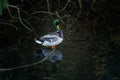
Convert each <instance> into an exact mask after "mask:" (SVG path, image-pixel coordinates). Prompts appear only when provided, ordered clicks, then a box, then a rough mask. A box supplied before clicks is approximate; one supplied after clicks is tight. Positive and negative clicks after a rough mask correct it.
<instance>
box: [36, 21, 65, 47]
mask: <svg viewBox="0 0 120 80" xmlns="http://www.w3.org/2000/svg"><path fill="white" fill-rule="evenodd" d="M59 24H60V20H59V19H55V20H54V21H53V28H54V29H55V30H56V31H55V32H51V33H49V34H46V35H44V36H42V37H39V38H37V39H35V42H36V43H37V44H41V45H43V46H48V47H51V48H52V49H55V46H56V45H58V44H60V43H61V42H62V41H63V32H62V30H60V28H59Z"/></svg>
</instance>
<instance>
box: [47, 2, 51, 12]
mask: <svg viewBox="0 0 120 80" xmlns="http://www.w3.org/2000/svg"><path fill="white" fill-rule="evenodd" d="M49 6H50V4H49V0H47V7H48V12H50V7H49Z"/></svg>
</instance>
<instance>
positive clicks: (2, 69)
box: [0, 49, 55, 71]
mask: <svg viewBox="0 0 120 80" xmlns="http://www.w3.org/2000/svg"><path fill="white" fill-rule="evenodd" d="M54 53H55V49H53V50H52V51H51V52H50V53H49V55H48V56H46V57H45V58H43V59H42V60H40V61H38V62H35V63H33V64H28V65H23V66H18V67H15V68H1V69H0V71H11V70H16V69H22V68H27V67H31V66H35V65H37V64H40V63H42V62H44V61H45V60H47V59H48V58H49V57H51V56H53V55H54Z"/></svg>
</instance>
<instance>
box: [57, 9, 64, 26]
mask: <svg viewBox="0 0 120 80" xmlns="http://www.w3.org/2000/svg"><path fill="white" fill-rule="evenodd" d="M55 13H56V15H57V17H58V18H59V19H60V20H61V22H62V23H63V24H65V22H64V21H63V19H62V17H60V15H59V14H58V12H57V11H56V12H55Z"/></svg>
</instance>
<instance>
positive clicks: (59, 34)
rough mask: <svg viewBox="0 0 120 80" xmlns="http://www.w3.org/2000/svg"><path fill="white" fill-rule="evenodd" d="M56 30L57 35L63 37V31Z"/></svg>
mask: <svg viewBox="0 0 120 80" xmlns="http://www.w3.org/2000/svg"><path fill="white" fill-rule="evenodd" d="M56 32H57V33H58V36H59V37H61V38H63V32H62V30H57V31H56Z"/></svg>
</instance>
